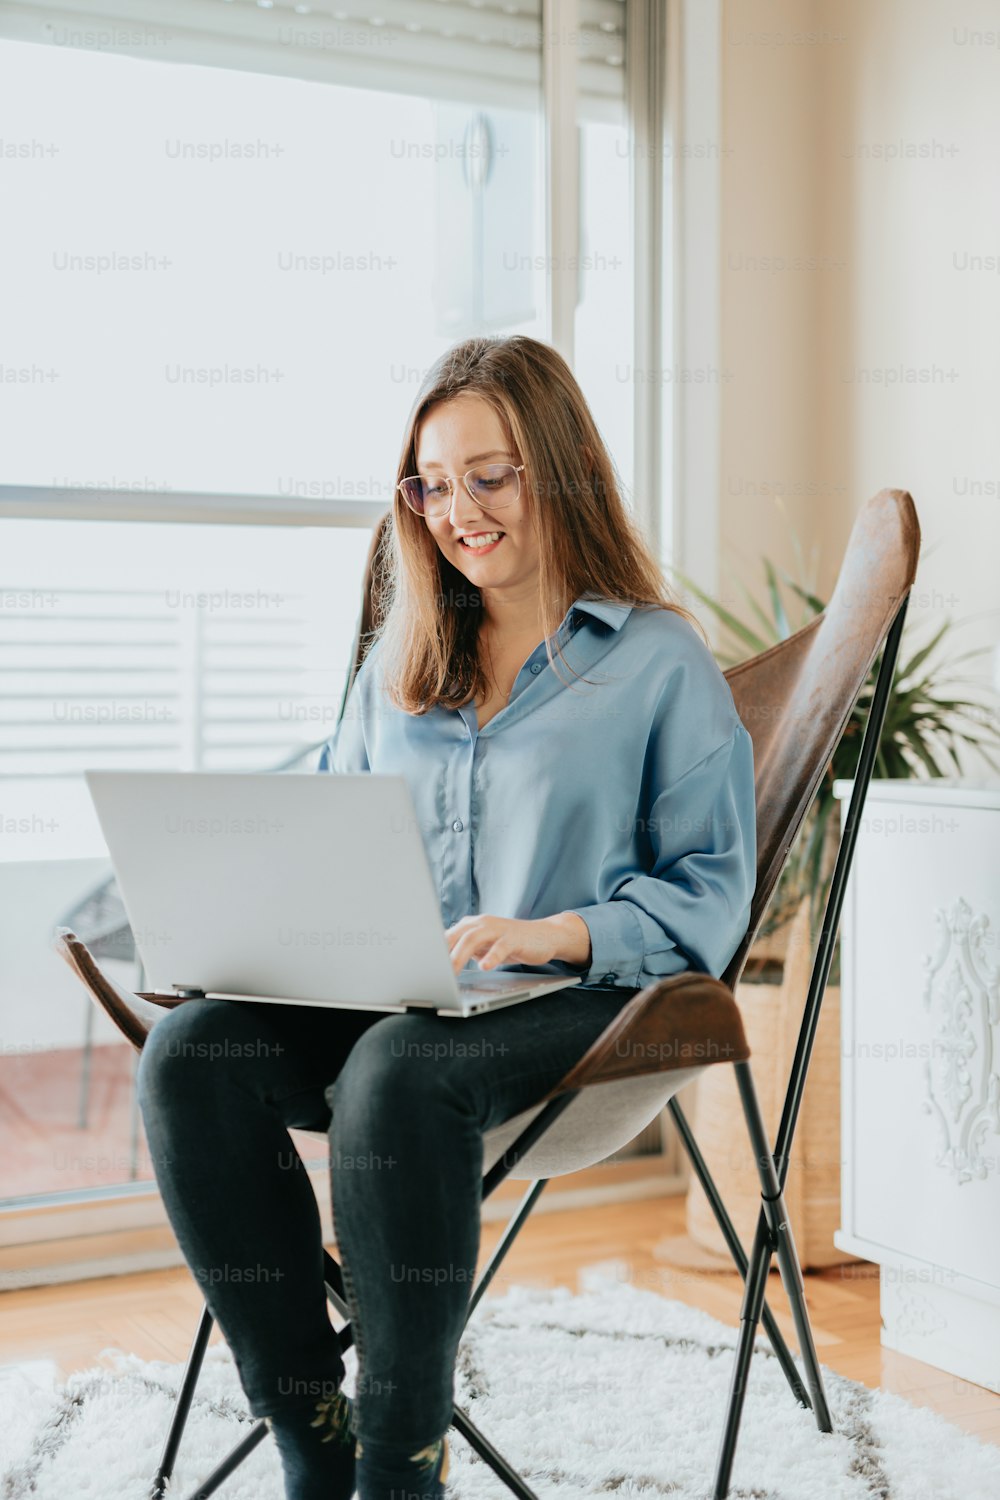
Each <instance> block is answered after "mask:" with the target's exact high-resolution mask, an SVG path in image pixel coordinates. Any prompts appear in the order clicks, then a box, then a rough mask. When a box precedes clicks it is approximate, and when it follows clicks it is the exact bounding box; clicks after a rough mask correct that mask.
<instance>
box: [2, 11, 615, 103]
mask: <svg viewBox="0 0 1000 1500" xmlns="http://www.w3.org/2000/svg"><path fill="white" fill-rule="evenodd" d="M543 18H544V4H543V0H365V3H363V4H359V3H358V0H319V3H313V0H2V3H0V36H5V37H8V38H10V39H13V40H18V41H26V42H40V43H47V44H49V45H55V46H61V47H81V48H85V49H89V50H96V51H102V52H124V53H128V54H130V55H132V56H136V57H146V58H152V59H157V60H159V61H167V62H184V63H201V64H207V65H209V66H211V67H217V68H236V69H243V70H247V71H249V72H256V73H278V74H284V75H285V76H287V77H292V78H304V79H312V80H317V81H326V82H330V83H338V84H342V85H349V86H351V87H354V88H375V89H380V90H384V91H387V92H391V93H404V94H418V95H420V96H422V97H424V98H447V99H451V100H454V99H456V98H458V99H464V100H468V101H470V102H475V103H482V104H507V105H512V106H516V105H517V104H520V103H530V102H531V101H532V100H534V99H535V98H537V94H538V90H539V85H540V79H541V50H542V48H541V44H542V33H543V27H544V25H545V22H544V19H543ZM624 28H625V0H579V9H578V26H577V28H576V30H575V32H574V34H573V35H572V36H569V37H565V38H560V39H559V40H560V41H561V42H563V43H564V44H565V45H570V46H575V48H576V49H577V53H578V57H579V78H578V84H579V90H580V115H581V118H584V119H586V118H588V117H589V118H602V117H603V116H605V115H606V114H607V112H608V110H609V109H611V110H616V109H619V108H620V104H621V99H622V97H623V93H624V66H623V64H624V52H625V43H624Z"/></svg>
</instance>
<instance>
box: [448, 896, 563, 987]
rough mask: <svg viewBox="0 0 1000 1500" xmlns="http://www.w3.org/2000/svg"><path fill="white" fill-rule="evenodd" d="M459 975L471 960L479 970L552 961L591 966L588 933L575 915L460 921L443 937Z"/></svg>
mask: <svg viewBox="0 0 1000 1500" xmlns="http://www.w3.org/2000/svg"><path fill="white" fill-rule="evenodd" d="M445 935H446V937H447V939H448V948H449V951H450V953H451V966H452V968H453V969H454V970H455V973H456V974H458V973H459V972H460V971H461V970H462V969H464V967H465V965H466V964H467V963H468V962H469V960H470V959H471V958H474V959H477V960H478V962H479V967H480V968H481V969H495V968H496V967H497V966H498V965H499V964H547V963H551V961H552V960H553V959H562V960H563V961H564V962H566V963H571V964H579V965H589V964H590V929H589V928H588V926H587V924H586V922H585V921H584V920H583V918H582V917H579V916H577V914H576V912H575V911H563V912H560V913H559V914H558V915H557V916H554V917H541V918H539V919H536V920H535V921H524V922H521V921H518V920H517V919H516V918H514V917H488V916H483V915H477V916H474V917H463V918H462V920H461V921H460V922H456V923H455V925H454V927H449V928H448V930H447V933H446V934H445Z"/></svg>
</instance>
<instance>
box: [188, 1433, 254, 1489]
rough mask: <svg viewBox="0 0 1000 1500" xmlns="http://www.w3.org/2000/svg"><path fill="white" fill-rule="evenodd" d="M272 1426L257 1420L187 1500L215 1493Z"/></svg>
mask: <svg viewBox="0 0 1000 1500" xmlns="http://www.w3.org/2000/svg"><path fill="white" fill-rule="evenodd" d="M270 1430H271V1429H270V1428H269V1427H268V1425H267V1423H266V1422H265V1421H263V1420H261V1421H260V1422H255V1423H254V1425H253V1427H252V1428H251V1429H250V1431H249V1432H248V1433H247V1435H246V1437H245V1438H244V1439H243V1441H242V1442H241V1443H237V1445H236V1447H235V1448H234V1449H233V1451H232V1453H230V1454H228V1455H227V1456H226V1457H225V1458H224V1459H223V1460H222V1462H221V1464H218V1465H217V1466H216V1467H215V1468H214V1469H213V1470H212V1472H211V1474H209V1476H208V1478H207V1479H203V1480H202V1482H201V1484H199V1486H198V1488H197V1489H196V1490H192V1491H191V1493H190V1495H188V1496H187V1497H186V1500H208V1496H209V1495H214V1494H215V1492H216V1490H217V1489H218V1488H219V1486H220V1484H223V1483H224V1482H225V1481H226V1480H227V1479H228V1478H229V1476H230V1474H233V1473H235V1471H236V1470H237V1469H238V1468H239V1466H240V1464H241V1463H243V1461H244V1460H245V1459H247V1458H249V1457H250V1455H251V1453H252V1452H253V1450H254V1449H255V1448H256V1447H258V1446H259V1444H261V1443H262V1442H263V1441H264V1439H265V1438H266V1437H267V1435H268V1433H269V1432H270Z"/></svg>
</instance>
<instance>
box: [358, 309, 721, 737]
mask: <svg viewBox="0 0 1000 1500" xmlns="http://www.w3.org/2000/svg"><path fill="white" fill-rule="evenodd" d="M466 394H471V395H475V396H478V397H480V399H481V400H483V401H486V402H487V403H488V404H489V405H490V406H491V407H492V408H493V410H494V411H495V412H496V413H497V415H498V416H499V418H500V420H501V422H502V424H503V426H504V428H505V430H506V435H507V437H508V439H509V441H510V443H511V445H512V452H514V453H516V454H517V455H519V460H518V461H519V462H520V463H523V464H524V465H525V466H526V467H525V471H524V473H523V474H522V475H521V482H522V493H525V494H526V496H527V513H528V517H529V519H530V520H531V521H532V523H533V524H534V527H535V531H536V534H537V536H538V541H539V591H540V596H541V597H540V606H541V608H540V614H541V620H542V626H543V629H544V632H545V639H546V643H547V652H548V656H549V660H550V662H553V666H554V661H553V651H552V641H551V637H552V636H553V635H554V634H555V632H556V631H557V630H558V627H559V624H560V622H561V621H562V619H563V617H564V615H565V613H566V611H567V609H568V608H569V606H570V605H571V604H572V603H573V601H574V600H575V599H578V598H580V596H581V595H589V596H591V597H594V598H600V599H610V600H615V601H620V602H622V603H626V604H632V605H636V606H640V607H642V606H645V607H648V608H659V609H667V610H674V611H676V613H678V614H682V615H684V616H685V618H687V619H689V620H691V621H692V623H694V624H695V625H696V627H697V628H699V629H700V627H699V626H697V621H695V620H694V618H693V616H692V615H691V613H690V611H689V610H686V609H685V608H684V607H683V606H682V605H680V604H678V603H676V602H675V601H674V600H673V599H672V598H671V597H670V594H669V591H668V589H667V586H666V584H665V582H664V579H663V576H662V574H661V572H660V569H659V567H658V566H657V563H656V560H655V558H654V557H653V555H652V553H651V552H650V550H649V548H648V547H647V545H646V542H645V541H644V539H643V537H642V535H641V533H640V531H639V529H638V527H637V526H636V524H635V522H634V521H633V520H632V518H631V516H630V514H629V512H628V509H627V508H626V506H625V503H624V501H623V500H622V496H621V491H620V488H619V484H618V479H617V476H616V474H615V469H614V465H613V463H612V461H611V458H610V455H609V454H608V451H607V449H606V448H605V446H604V442H603V440H602V438H601V435H600V433H599V432H598V430H597V426H596V424H595V422H594V419H593V417H592V416H591V414H590V410H589V408H588V406H587V402H586V399H585V397H584V395H583V392H582V391H581V389H580V387H579V385H578V384H577V382H576V380H575V378H574V376H573V374H572V371H571V370H570V368H569V366H568V365H567V364H566V362H565V360H564V359H563V358H562V356H561V355H559V354H557V353H556V351H555V350H554V349H551V348H550V347H549V346H548V345H547V344H541V343H539V342H538V341H537V340H536V339H530V338H525V337H524V336H523V335H520V334H518V335H515V336H513V337H510V338H473V339H468V340H466V342H465V343H462V344H458V345H456V347H455V348H453V349H450V350H449V351H448V352H447V353H446V354H444V355H442V357H441V358H440V359H439V360H438V362H437V364H435V365H434V366H433V368H432V369H431V370H430V371H429V372H428V375H427V377H426V379H425V380H424V383H423V386H422V387H421V390H420V393H419V394H418V396H417V398H416V401H415V402H414V404H413V409H412V411H411V412H410V417H409V421H408V423H407V427H406V433H405V435H404V438H403V446H402V451H401V453H400V459H399V468H398V471H397V475H396V479H397V483H398V481H399V480H401V479H404V478H405V477H406V476H407V475H409V474H414V473H416V471H417V463H416V449H417V439H418V436H419V431H420V423H421V421H422V420H423V418H424V417H425V416H426V415H427V413H428V411H430V409H431V407H433V406H436V405H437V404H438V403H439V402H442V401H448V400H450V399H451V398H452V397H455V396H459V395H466ZM393 522H394V524H393V525H392V526H390V527H387V528H386V532H385V539H384V542H383V546H382V550H381V553H380V555H379V557H378V558H377V559H376V562H377V566H378V571H379V573H380V575H381V588H380V598H379V615H378V616H377V618H376V620H375V622H374V623H375V631H374V634H375V638H376V639H379V640H381V642H382V643H383V650H382V663H383V685H384V690H385V692H386V694H387V696H388V698H389V700H390V702H392V703H393V704H395V706H396V707H397V708H402V709H404V710H406V712H408V713H413V714H423V713H427V712H428V711H429V710H430V709H432V708H434V707H436V706H437V705H438V704H440V705H441V706H442V707H445V708H458V707H460V706H461V705H463V704H465V703H468V702H470V701H475V700H476V699H479V698H480V697H483V696H486V694H487V693H488V691H489V679H488V677H487V674H486V672H485V671H484V670H483V667H482V664H481V661H480V655H479V650H478V635H479V627H480V624H481V622H482V620H483V617H484V610H483V603H482V597H481V595H480V594H479V593H478V592H477V590H476V589H475V588H474V586H473V585H472V584H471V583H470V582H469V580H468V579H467V578H466V577H465V576H464V575H463V574H462V573H460V572H459V571H458V569H457V568H456V567H455V566H454V565H453V564H452V563H451V562H449V561H448V559H447V558H446V557H445V556H444V555H443V553H442V552H441V551H440V549H439V548H438V546H437V543H436V542H435V540H434V537H433V536H432V534H431V532H430V530H429V529H428V527H427V525H426V523H425V521H424V519H423V517H421V516H418V515H417V514H416V513H415V512H414V511H412V510H410V508H409V506H408V505H407V504H406V503H405V501H404V500H403V498H402V496H401V495H400V493H399V490H398V489H397V490H396V492H395V501H394V510H393ZM559 654H560V656H561V655H562V653H561V652H559ZM562 659H563V661H564V662H565V657H563V658H562ZM566 665H567V667H568V665H569V664H568V663H566ZM570 670H572V669H570Z"/></svg>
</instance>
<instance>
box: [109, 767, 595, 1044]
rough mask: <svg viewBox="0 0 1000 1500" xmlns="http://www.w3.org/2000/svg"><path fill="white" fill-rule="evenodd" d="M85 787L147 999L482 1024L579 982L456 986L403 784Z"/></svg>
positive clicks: (143, 777) (215, 781) (303, 781)
mask: <svg viewBox="0 0 1000 1500" xmlns="http://www.w3.org/2000/svg"><path fill="white" fill-rule="evenodd" d="M86 780H87V786H88V787H89V789H90V794H91V796H92V797H93V800H94V806H95V808H96V809H97V816H98V818H99V819H100V824H101V828H102V830H103V833H104V837H105V840H106V842H107V846H108V851H109V853H110V855H111V862H112V864H113V865H114V868H115V874H116V875H117V877H118V884H119V887H120V890H121V896H122V900H123V902H124V904H125V910H126V913H127V915H128V919H129V923H130V925H131V927H132V932H133V935H134V938H135V944H136V948H137V950H138V953H139V957H140V958H141V960H142V964H143V968H144V970H145V973H146V992H147V993H154V994H163V995H183V996H199V995H204V996H206V997H207V998H209V999H221V1000H259V1001H267V1002H268V1003H269V1004H272V1005H274V1004H279V1005H319V1006H344V1007H348V1008H350V1009H352V1010H385V1011H403V1010H407V1009H409V1008H410V1007H413V1006H419V1007H425V1008H428V1009H431V1010H436V1011H437V1013H438V1014H439V1015H448V1016H470V1015H476V1014H478V1013H480V1012H482V1011H487V1010H495V1009H497V1008H498V1007H500V1006H504V1005H513V1004H516V1003H518V1002H520V1001H522V1000H530V999H532V998H533V997H534V996H536V995H544V994H547V993H549V992H551V991H554V990H559V989H565V988H566V987H567V986H568V985H572V984H578V983H579V982H580V981H579V978H578V977H564V976H562V975H559V976H556V977H553V976H551V975H547V974H546V975H540V974H533V973H527V974H524V973H517V972H515V971H511V970H506V971H505V970H496V969H494V970H489V971H483V970H480V969H479V968H478V967H472V966H467V967H466V969H464V970H463V971H462V973H461V974H460V975H459V976H458V977H456V975H455V973H454V970H453V969H452V965H451V957H450V955H449V952H448V943H447V939H446V937H445V931H444V927H443V925H442V921H441V912H440V904H439V900H438V895H437V892H436V890H435V888H434V882H433V879H432V876H431V871H430V867H429V865H428V862H427V856H426V852H425V849H424V843H423V838H422V836H421V833H420V828H419V826H418V824H417V820H416V814H415V812H414V808H413V801H412V798H411V796H410V790H409V787H408V786H407V784H406V781H405V779H404V778H403V777H402V776H381V775H374V774H368V775H361V776H339V775H329V776H320V775H314V776H309V775H281V776H279V775H273V774H272V775H266V774H265V775H259V774H245V773H231V772H214V771H209V772H200V771H198V772H165V771H88V772H87V773H86Z"/></svg>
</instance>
